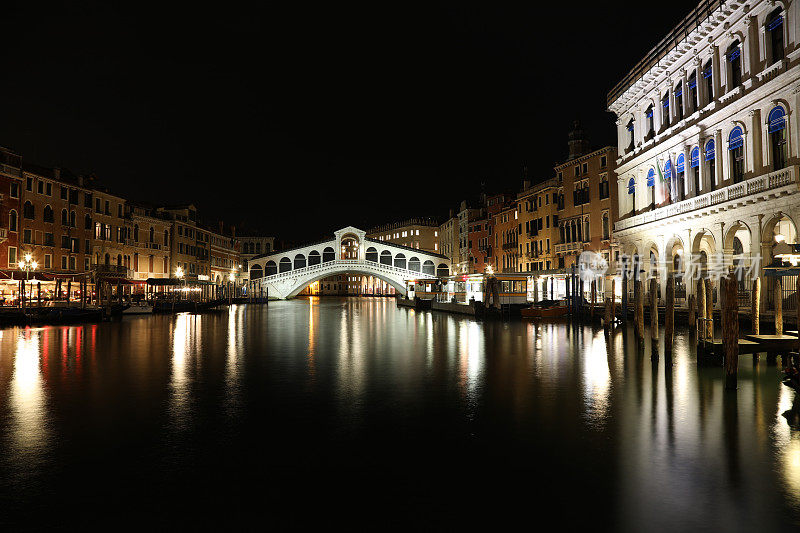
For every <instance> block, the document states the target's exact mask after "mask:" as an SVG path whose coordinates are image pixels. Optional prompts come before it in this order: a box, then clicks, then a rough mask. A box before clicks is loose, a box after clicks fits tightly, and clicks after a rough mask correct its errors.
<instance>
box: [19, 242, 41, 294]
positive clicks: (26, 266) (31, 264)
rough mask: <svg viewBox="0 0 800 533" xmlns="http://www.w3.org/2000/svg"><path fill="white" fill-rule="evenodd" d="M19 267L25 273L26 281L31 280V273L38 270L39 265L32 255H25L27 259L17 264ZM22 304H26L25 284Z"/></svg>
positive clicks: (23, 285)
mask: <svg viewBox="0 0 800 533" xmlns="http://www.w3.org/2000/svg"><path fill="white" fill-rule="evenodd" d="M17 266H18V267H19V269H20V270H24V271H25V281H28V279H30V274H31V271H33V270H36V269H37V268H38V267H39V263H37V262H36V261H34V260H33V258H32V256H31V254H29V253H28V254H25V258H24V260H23V261H20V262H19V263H17ZM21 302H22V304H23V305H24V304H25V283H23V284H22V299H21Z"/></svg>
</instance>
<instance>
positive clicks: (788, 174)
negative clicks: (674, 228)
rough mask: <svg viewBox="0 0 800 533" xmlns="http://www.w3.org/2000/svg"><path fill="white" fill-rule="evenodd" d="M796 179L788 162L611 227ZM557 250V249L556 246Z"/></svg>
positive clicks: (686, 210)
mask: <svg viewBox="0 0 800 533" xmlns="http://www.w3.org/2000/svg"><path fill="white" fill-rule="evenodd" d="M793 183H797V167H795V166H791V167H786V168H784V169H781V170H776V171H775V172H770V173H769V174H764V175H762V176H758V177H756V178H751V179H749V180H747V181H743V182H740V183H734V184H733V185H728V186H727V187H725V188H723V189H719V190H717V191H711V192H708V193H706V194H703V195H701V196H696V197H694V198H689V199H688V200H684V201H682V202H678V203H675V204H671V205H667V206H664V207H659V208H658V209H655V210H653V211H648V212H646V213H641V214H639V215H636V216H633V217H629V218H625V219H622V220H620V221H619V222H617V223H615V224H614V231H622V230H625V229H628V228H632V227H634V226H640V225H642V224H648V223H650V222H655V221H657V220H663V219H665V218H670V217H673V216H676V215H681V214H684V213H689V212H691V211H696V210H698V209H703V208H706V207H709V206H712V205H717V204H721V203H724V202H729V201H732V200H738V199H739V198H744V197H746V196H750V195H752V194H758V193H761V192H764V191H768V190H772V189H777V188H779V187H784V186H786V185H791V184H793ZM556 251H558V250H556Z"/></svg>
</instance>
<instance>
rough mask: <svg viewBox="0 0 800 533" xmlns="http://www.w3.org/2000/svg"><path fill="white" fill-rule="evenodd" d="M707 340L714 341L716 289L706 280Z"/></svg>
mask: <svg viewBox="0 0 800 533" xmlns="http://www.w3.org/2000/svg"><path fill="white" fill-rule="evenodd" d="M706 318H707V319H708V320H706V321H705V324H706V338H707V339H710V340H712V341H713V340H714V287H713V285H712V283H711V280H710V279H708V278H706Z"/></svg>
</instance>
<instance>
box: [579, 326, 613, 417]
mask: <svg viewBox="0 0 800 533" xmlns="http://www.w3.org/2000/svg"><path fill="white" fill-rule="evenodd" d="M584 353H585V354H586V356H585V359H584V361H583V386H584V404H585V406H586V416H587V418H588V419H589V420H590V421H591V422H593V423H602V422H603V421H604V420H605V418H606V416H607V415H608V407H609V393H610V390H611V372H610V371H609V369H608V354H607V348H606V339H605V336H604V334H603V332H602V331H599V332H597V333H596V334H595V336H594V338H593V339H592V340H591V346H590V349H589V350H586V351H585V352H584Z"/></svg>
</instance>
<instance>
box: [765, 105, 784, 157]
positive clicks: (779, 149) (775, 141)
mask: <svg viewBox="0 0 800 533" xmlns="http://www.w3.org/2000/svg"><path fill="white" fill-rule="evenodd" d="M767 120H768V123H769V126H768V131H769V144H770V149H771V150H772V170H780V169H782V168H785V167H786V111H784V109H783V108H782V107H781V106H775V107H773V108H772V111H770V112H769V116H768V119H767Z"/></svg>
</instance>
